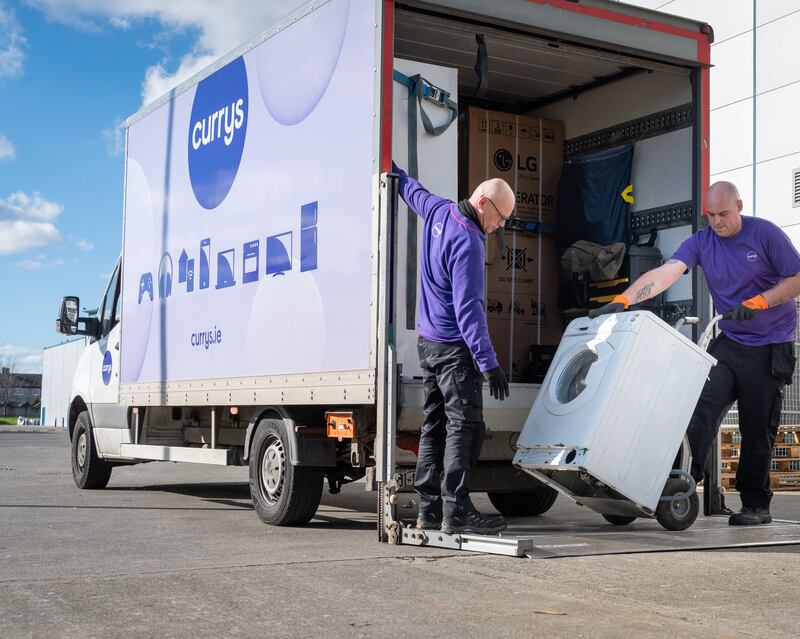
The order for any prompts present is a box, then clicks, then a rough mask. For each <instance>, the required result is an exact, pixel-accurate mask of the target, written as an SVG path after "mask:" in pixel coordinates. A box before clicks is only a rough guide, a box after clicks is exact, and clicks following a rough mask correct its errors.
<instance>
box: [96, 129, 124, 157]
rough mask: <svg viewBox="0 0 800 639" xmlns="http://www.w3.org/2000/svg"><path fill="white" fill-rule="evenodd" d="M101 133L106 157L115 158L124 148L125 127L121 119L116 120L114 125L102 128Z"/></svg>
mask: <svg viewBox="0 0 800 639" xmlns="http://www.w3.org/2000/svg"><path fill="white" fill-rule="evenodd" d="M102 135H103V142H105V145H106V153H108V157H110V158H116V157H119V156H120V155H122V152H123V151H124V150H125V128H124V127H123V126H122V120H117V121H116V122H114V126H112V127H109V128H108V129H103V132H102Z"/></svg>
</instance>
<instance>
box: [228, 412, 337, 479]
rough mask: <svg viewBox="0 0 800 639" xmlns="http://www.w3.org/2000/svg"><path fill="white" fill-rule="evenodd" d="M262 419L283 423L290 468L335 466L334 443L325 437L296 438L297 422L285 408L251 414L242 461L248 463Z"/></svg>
mask: <svg viewBox="0 0 800 639" xmlns="http://www.w3.org/2000/svg"><path fill="white" fill-rule="evenodd" d="M264 419H279V420H281V421H282V422H283V423H284V425H285V427H286V433H287V435H288V444H289V451H288V452H289V463H290V464H291V465H292V466H318V467H324V468H329V467H335V466H336V443H335V441H334V440H332V439H328V438H327V437H325V438H320V437H303V438H300V437H298V435H297V430H298V425H297V422H296V421H295V419H294V418H293V417H292V414H291V413H290V411H289V409H288V408H287V407H285V406H266V407H264V408H263V409H262V410H259V411H256V412H255V413H253V417H252V418H251V419H250V422H249V423H248V424H247V432H246V433H245V437H244V452H243V456H242V460H243V461H245V462H248V461H249V460H250V447H251V446H252V443H253V437H254V435H255V432H256V428H258V425H259V423H261V421H262V420H264Z"/></svg>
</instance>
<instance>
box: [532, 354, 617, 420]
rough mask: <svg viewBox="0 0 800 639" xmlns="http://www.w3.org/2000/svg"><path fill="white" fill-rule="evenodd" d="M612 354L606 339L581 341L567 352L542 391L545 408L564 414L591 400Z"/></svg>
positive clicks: (600, 384)
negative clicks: (602, 340)
mask: <svg viewBox="0 0 800 639" xmlns="http://www.w3.org/2000/svg"><path fill="white" fill-rule="evenodd" d="M613 355H614V348H613V347H612V346H611V345H610V344H609V343H608V342H583V343H580V344H576V345H575V346H573V347H572V348H571V349H569V350H568V351H566V352H565V353H564V355H563V356H562V357H560V358H559V361H558V362H557V363H556V368H555V370H554V371H553V375H552V376H551V377H550V380H549V384H548V387H547V388H546V389H545V390H544V397H543V400H544V405H545V408H546V409H547V411H548V412H550V413H552V414H554V415H567V414H569V413H572V412H575V411H577V410H580V409H581V408H583V407H584V406H585V405H586V404H587V403H589V402H590V401H592V399H593V398H594V397H595V396H596V395H597V393H598V390H599V389H600V388H601V386H602V383H603V378H604V376H605V372H606V369H607V368H608V366H609V363H610V362H611V358H612V357H613Z"/></svg>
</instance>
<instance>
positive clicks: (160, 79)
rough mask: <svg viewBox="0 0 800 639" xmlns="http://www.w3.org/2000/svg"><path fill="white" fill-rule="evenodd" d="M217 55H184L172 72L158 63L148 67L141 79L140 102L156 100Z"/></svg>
mask: <svg viewBox="0 0 800 639" xmlns="http://www.w3.org/2000/svg"><path fill="white" fill-rule="evenodd" d="M220 55H221V54H220ZM218 57H219V56H218V55H201V56H199V57H198V56H196V55H186V56H184V57H183V58H182V59H181V63H180V65H179V66H178V69H177V70H176V71H174V72H172V73H170V72H168V71H167V70H166V69H165V68H164V67H163V66H161V65H160V64H157V65H155V66H152V67H150V68H149V69H147V71H146V72H145V74H144V80H143V81H142V104H150V103H151V102H153V101H154V100H157V99H158V98H160V97H161V96H162V95H164V94H165V93H168V92H169V91H171V90H172V89H174V88H175V87H176V86H178V85H179V84H180V83H181V82H183V81H184V80H188V79H189V78H191V77H192V76H193V75H194V74H195V73H198V72H199V71H202V70H203V69H205V68H206V67H207V66H208V65H209V64H211V63H212V62H214V60H216V59H217V58H218Z"/></svg>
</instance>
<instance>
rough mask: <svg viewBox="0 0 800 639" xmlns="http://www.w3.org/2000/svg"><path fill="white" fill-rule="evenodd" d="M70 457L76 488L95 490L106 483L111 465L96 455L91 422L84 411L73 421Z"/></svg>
mask: <svg viewBox="0 0 800 639" xmlns="http://www.w3.org/2000/svg"><path fill="white" fill-rule="evenodd" d="M70 457H72V478H73V479H74V480H75V485H76V486H77V487H78V488H84V489H89V490H96V489H99V488H105V487H106V486H107V485H108V480H109V479H111V469H112V466H111V464H109V463H107V462H106V461H105V460H103V459H100V457H99V456H98V455H97V448H95V445H94V435H93V433H92V423H91V421H90V420H89V413H88V412H86V411H83V412H82V413H81V414H80V415H78V419H77V420H76V421H75V429H74V430H73V431H72V445H71V446H70Z"/></svg>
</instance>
